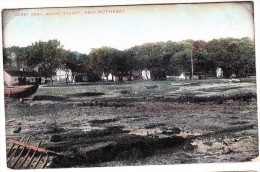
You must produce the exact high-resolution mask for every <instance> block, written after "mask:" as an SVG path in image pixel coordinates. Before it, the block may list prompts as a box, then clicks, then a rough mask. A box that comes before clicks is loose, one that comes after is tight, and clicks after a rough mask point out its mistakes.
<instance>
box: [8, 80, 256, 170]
mask: <svg viewBox="0 0 260 172" xmlns="http://www.w3.org/2000/svg"><path fill="white" fill-rule="evenodd" d="M25 135H31V136H32V138H33V139H32V141H31V142H30V143H31V144H34V145H36V142H38V141H43V144H42V146H43V147H45V148H46V149H48V150H53V151H56V152H60V153H62V154H63V155H62V156H58V157H51V158H50V160H49V161H48V164H47V167H48V168H56V167H58V168H60V167H93V166H122V165H124V166H125V165H151V164H153V165H155V164H156V165H158V164H189V163H210V162H244V161H251V160H252V159H254V158H256V157H257V156H258V127H257V101H256V83H255V81H254V80H245V81H243V80H218V81H217V82H212V81H203V82H200V83H197V82H196V83H195V82H184V81H183V82H178V83H176V82H170V81H167V82H152V81H150V82H140V83H128V84H116V85H112V84H107V85H106V84H102V85H68V86H49V87H46V86H45V87H40V88H39V90H38V92H37V94H36V95H35V97H34V99H33V100H29V101H19V100H6V139H7V148H10V144H9V143H8V142H9V140H10V139H15V140H20V139H21V137H22V136H25Z"/></svg>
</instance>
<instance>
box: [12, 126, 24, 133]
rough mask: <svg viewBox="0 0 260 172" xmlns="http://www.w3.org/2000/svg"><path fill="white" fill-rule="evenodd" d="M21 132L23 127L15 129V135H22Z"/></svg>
mask: <svg viewBox="0 0 260 172" xmlns="http://www.w3.org/2000/svg"><path fill="white" fill-rule="evenodd" d="M21 130H22V127H17V128H15V129H14V131H13V133H20V131H21Z"/></svg>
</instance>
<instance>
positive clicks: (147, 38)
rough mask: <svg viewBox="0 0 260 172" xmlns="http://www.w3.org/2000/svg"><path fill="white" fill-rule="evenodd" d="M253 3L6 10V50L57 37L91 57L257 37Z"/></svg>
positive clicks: (66, 44)
mask: <svg viewBox="0 0 260 172" xmlns="http://www.w3.org/2000/svg"><path fill="white" fill-rule="evenodd" d="M253 19H254V17H253V6H252V4H251V3H250V2H248V3H242V2H234V3H204V4H168V5H165V4H164V5H143V6H110V7H77V8H75V7H74V8H40V9H17V10H5V11H4V12H3V38H4V47H10V46H14V45H15V46H20V47H24V46H28V45H31V44H32V43H34V42H36V41H40V40H41V41H48V40H50V39H58V40H59V41H60V42H61V44H62V45H63V46H64V48H65V49H69V50H71V51H78V52H80V53H89V52H90V50H91V48H99V47H101V46H109V47H113V48H117V49H119V50H124V49H127V48H130V47H133V46H135V45H141V44H143V43H149V42H159V41H163V42H166V41H182V40H186V39H193V40H205V41H209V40H211V39H215V38H225V37H234V38H242V37H249V38H251V39H254V21H253Z"/></svg>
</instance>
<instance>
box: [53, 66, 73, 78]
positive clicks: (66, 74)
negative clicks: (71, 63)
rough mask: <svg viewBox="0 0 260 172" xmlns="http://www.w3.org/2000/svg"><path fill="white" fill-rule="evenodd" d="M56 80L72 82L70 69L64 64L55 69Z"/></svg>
mask: <svg viewBox="0 0 260 172" xmlns="http://www.w3.org/2000/svg"><path fill="white" fill-rule="evenodd" d="M55 72H56V80H57V81H58V82H65V81H66V82H72V81H73V77H72V71H71V69H69V68H68V67H67V66H65V65H61V66H60V67H59V68H57V69H56V71H55Z"/></svg>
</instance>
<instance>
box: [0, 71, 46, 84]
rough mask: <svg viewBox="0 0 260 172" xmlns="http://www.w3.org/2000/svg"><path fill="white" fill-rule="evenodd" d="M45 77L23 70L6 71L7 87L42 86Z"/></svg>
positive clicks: (5, 80) (5, 81) (5, 82)
mask: <svg viewBox="0 0 260 172" xmlns="http://www.w3.org/2000/svg"><path fill="white" fill-rule="evenodd" d="M44 80H45V77H42V76H40V74H39V73H38V72H36V71H25V70H24V69H21V70H8V69H5V70H4V84H5V86H15V85H30V84H41V83H43V82H44Z"/></svg>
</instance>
